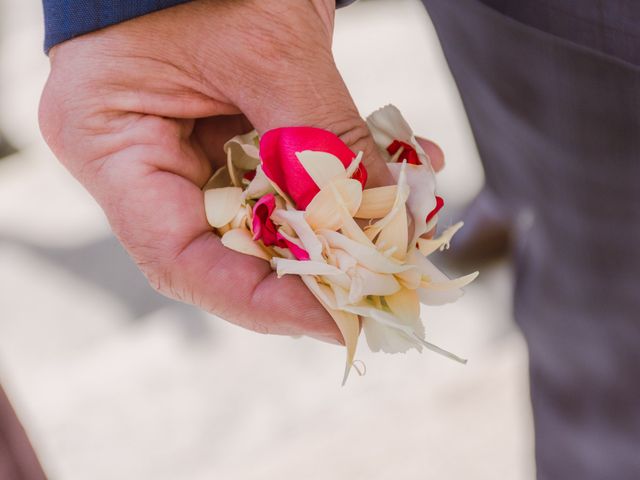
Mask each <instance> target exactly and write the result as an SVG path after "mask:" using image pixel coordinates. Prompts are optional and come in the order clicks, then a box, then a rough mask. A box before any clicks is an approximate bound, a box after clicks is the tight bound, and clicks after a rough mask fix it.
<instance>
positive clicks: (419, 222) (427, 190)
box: [388, 163, 436, 245]
mask: <svg viewBox="0 0 640 480" xmlns="http://www.w3.org/2000/svg"><path fill="white" fill-rule="evenodd" d="M388 167H389V171H390V172H391V175H393V177H394V178H395V179H396V181H398V179H399V177H400V172H401V171H402V170H403V164H401V163H391V164H389V165H388ZM405 173H406V181H407V185H408V186H409V190H410V193H409V198H408V199H407V209H408V210H409V213H411V217H412V219H413V230H414V232H413V237H412V238H411V240H410V242H409V245H415V243H416V242H415V241H416V239H417V238H418V237H420V236H421V235H423V234H425V233H427V231H428V230H427V221H426V218H427V215H429V212H431V211H432V210H433V209H434V208H435V206H436V195H435V190H436V177H435V174H434V173H433V171H432V170H431V169H430V168H428V167H425V166H424V165H420V166H417V165H408V164H406V170H405Z"/></svg>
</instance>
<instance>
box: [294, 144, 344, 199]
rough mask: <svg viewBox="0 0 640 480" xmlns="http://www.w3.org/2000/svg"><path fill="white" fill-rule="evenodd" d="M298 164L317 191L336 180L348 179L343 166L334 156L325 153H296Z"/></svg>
mask: <svg viewBox="0 0 640 480" xmlns="http://www.w3.org/2000/svg"><path fill="white" fill-rule="evenodd" d="M296 156H297V157H298V160H300V163H301V164H302V166H303V167H304V169H305V170H306V171H307V173H308V174H309V176H310V177H311V178H312V179H313V181H314V182H315V184H316V186H317V187H318V188H319V189H321V190H322V189H323V188H324V187H325V186H326V185H327V184H329V182H331V181H332V180H335V179H338V178H348V177H347V171H346V170H345V167H344V165H343V164H342V162H341V161H340V159H338V157H336V156H335V155H331V154H330V153H326V152H314V151H311V150H305V151H304V152H297V153H296Z"/></svg>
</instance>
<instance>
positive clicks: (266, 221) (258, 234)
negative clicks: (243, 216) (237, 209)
mask: <svg viewBox="0 0 640 480" xmlns="http://www.w3.org/2000/svg"><path fill="white" fill-rule="evenodd" d="M275 208H276V197H275V195H274V194H273V193H270V194H268V195H265V196H263V197H262V198H261V199H260V200H258V201H257V202H256V204H255V205H254V206H253V221H252V227H253V239H254V240H262V243H264V244H265V245H267V246H269V245H275V244H276V243H277V240H278V239H277V232H276V226H275V225H274V224H273V222H272V221H271V214H272V213H273V211H274V210H275Z"/></svg>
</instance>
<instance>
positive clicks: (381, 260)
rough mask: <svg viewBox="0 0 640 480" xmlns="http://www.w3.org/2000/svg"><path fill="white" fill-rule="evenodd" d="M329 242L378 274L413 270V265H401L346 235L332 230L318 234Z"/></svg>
mask: <svg viewBox="0 0 640 480" xmlns="http://www.w3.org/2000/svg"><path fill="white" fill-rule="evenodd" d="M318 233H319V234H321V235H322V236H324V237H325V239H326V240H327V241H328V242H329V245H330V246H331V247H332V248H339V249H341V250H344V251H345V252H347V253H348V254H349V255H351V256H352V257H354V258H355V259H356V260H357V261H358V263H359V264H360V265H362V266H363V267H366V268H368V269H369V270H371V271H373V272H378V273H400V272H405V271H407V270H411V269H412V268H415V267H413V266H412V265H406V264H401V263H399V262H397V261H395V260H392V259H390V258H387V257H385V256H384V255H382V254H381V253H380V252H379V251H378V250H376V249H375V248H374V247H370V246H366V245H363V244H361V243H358V242H356V241H354V240H351V239H350V238H347V237H346V236H345V235H342V234H340V233H338V232H333V231H330V230H322V231H320V232H318Z"/></svg>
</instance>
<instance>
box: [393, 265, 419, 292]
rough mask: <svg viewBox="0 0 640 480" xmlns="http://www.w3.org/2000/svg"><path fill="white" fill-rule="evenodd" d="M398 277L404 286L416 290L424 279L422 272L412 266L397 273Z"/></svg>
mask: <svg viewBox="0 0 640 480" xmlns="http://www.w3.org/2000/svg"><path fill="white" fill-rule="evenodd" d="M396 278H397V279H398V281H399V282H400V285H402V286H403V287H404V288H408V289H410V290H415V289H417V288H418V287H419V286H420V282H421V281H422V274H421V273H420V272H419V271H418V269H417V268H415V267H414V268H412V269H410V270H406V271H404V272H400V273H396Z"/></svg>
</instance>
